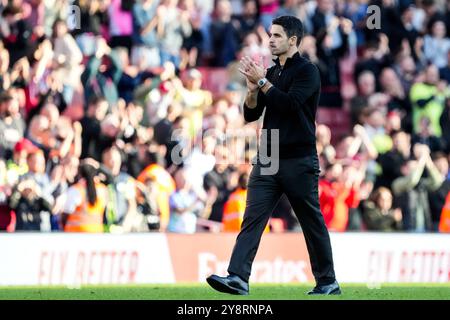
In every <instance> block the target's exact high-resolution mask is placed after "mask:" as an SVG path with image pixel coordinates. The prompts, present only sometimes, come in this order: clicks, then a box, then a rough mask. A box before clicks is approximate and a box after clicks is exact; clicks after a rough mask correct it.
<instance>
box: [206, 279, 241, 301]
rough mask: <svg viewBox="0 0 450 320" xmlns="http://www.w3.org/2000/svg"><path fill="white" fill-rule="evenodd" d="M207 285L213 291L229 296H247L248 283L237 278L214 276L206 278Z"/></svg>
mask: <svg viewBox="0 0 450 320" xmlns="http://www.w3.org/2000/svg"><path fill="white" fill-rule="evenodd" d="M206 281H207V282H208V284H209V285H210V286H211V287H212V288H213V289H215V290H217V291H220V292H225V293H230V294H239V295H244V296H246V295H248V283H247V282H245V281H244V280H242V279H241V278H240V277H239V276H236V275H229V276H227V277H219V276H217V275H215V274H213V275H211V276H209V277H208V278H206Z"/></svg>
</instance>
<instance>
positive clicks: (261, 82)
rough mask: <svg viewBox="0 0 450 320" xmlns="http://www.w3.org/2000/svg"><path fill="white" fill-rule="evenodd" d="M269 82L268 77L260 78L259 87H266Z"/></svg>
mask: <svg viewBox="0 0 450 320" xmlns="http://www.w3.org/2000/svg"><path fill="white" fill-rule="evenodd" d="M266 83H267V79H266V78H262V79H259V80H258V87H260V88H262V87H264V85H265V84H266Z"/></svg>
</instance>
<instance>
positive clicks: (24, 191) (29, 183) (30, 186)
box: [9, 178, 52, 232]
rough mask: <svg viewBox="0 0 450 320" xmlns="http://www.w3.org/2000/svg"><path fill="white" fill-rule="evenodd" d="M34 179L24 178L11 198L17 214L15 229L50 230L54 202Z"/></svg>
mask: <svg viewBox="0 0 450 320" xmlns="http://www.w3.org/2000/svg"><path fill="white" fill-rule="evenodd" d="M43 192H44V191H43V190H42V189H41V187H40V185H39V184H38V183H37V182H36V181H35V180H33V179H27V178H25V179H22V180H21V181H20V182H19V183H18V184H17V186H16V188H15V190H14V191H13V193H12V195H11V196H10V199H9V207H10V208H11V209H13V210H14V212H15V216H16V224H15V231H47V232H48V231H50V213H51V207H52V204H51V203H49V202H48V201H47V199H46V198H45V197H44V195H45V194H44V193H43Z"/></svg>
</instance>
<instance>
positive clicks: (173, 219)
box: [167, 169, 203, 233]
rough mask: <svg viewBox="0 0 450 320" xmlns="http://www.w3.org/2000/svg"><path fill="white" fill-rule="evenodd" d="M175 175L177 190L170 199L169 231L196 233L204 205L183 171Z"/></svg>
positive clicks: (178, 171) (179, 170) (180, 170)
mask: <svg viewBox="0 0 450 320" xmlns="http://www.w3.org/2000/svg"><path fill="white" fill-rule="evenodd" d="M174 175H175V184H176V190H175V191H174V192H173V193H172V194H171V195H170V198H169V203H170V220H169V225H168V227H167V231H169V232H177V233H195V232H196V230H197V217H198V216H199V215H200V212H201V209H202V207H203V203H202V201H201V200H199V199H198V197H197V195H196V194H195V192H194V191H193V190H192V188H191V185H190V183H189V181H187V179H186V175H185V172H184V170H183V169H178V170H177V171H176V172H175V174H174Z"/></svg>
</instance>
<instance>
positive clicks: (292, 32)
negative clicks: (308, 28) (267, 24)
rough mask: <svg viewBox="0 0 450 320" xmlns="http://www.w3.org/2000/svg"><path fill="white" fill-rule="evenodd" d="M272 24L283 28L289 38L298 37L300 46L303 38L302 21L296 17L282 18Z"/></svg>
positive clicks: (276, 19)
mask: <svg viewBox="0 0 450 320" xmlns="http://www.w3.org/2000/svg"><path fill="white" fill-rule="evenodd" d="M272 24H277V25H279V26H282V27H283V30H284V32H286V34H287V36H288V38H290V37H293V36H296V37H297V46H298V45H299V44H300V42H301V41H302V38H303V23H302V22H301V21H300V19H298V18H296V17H294V16H281V17H278V18H275V19H273V20H272Z"/></svg>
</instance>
